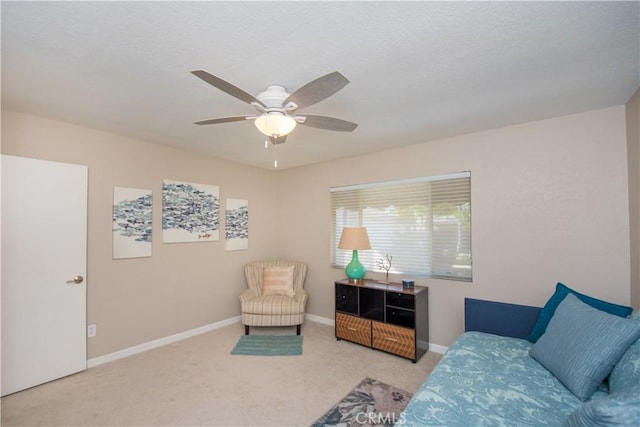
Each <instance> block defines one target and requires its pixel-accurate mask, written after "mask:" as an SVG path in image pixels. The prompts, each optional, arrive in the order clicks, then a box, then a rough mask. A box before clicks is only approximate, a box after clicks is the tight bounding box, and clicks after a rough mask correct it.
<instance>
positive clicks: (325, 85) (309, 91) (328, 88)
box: [282, 71, 349, 108]
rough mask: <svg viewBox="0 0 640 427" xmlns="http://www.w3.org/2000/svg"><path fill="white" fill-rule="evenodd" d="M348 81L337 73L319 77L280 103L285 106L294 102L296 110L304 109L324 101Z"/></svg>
mask: <svg viewBox="0 0 640 427" xmlns="http://www.w3.org/2000/svg"><path fill="white" fill-rule="evenodd" d="M348 83H349V80H348V79H347V78H346V77H345V76H343V75H342V74H340V73H339V72H337V71H334V72H333V73H329V74H327V75H326V76H322V77H319V78H317V79H315V80H313V81H311V82H309V83H307V84H306V85H304V86H302V87H301V88H299V89H298V90H296V91H295V92H293V93H292V94H291V95H289V97H288V98H287V99H286V100H285V101H284V102H283V103H282V105H283V106H286V105H287V104H288V103H289V102H295V104H296V105H297V108H304V107H308V106H310V105H313V104H316V103H318V102H320V101H322V100H323V99H326V98H328V97H330V96H331V95H333V94H334V93H336V92H337V91H339V90H340V89H342V88H343V87H345V86H346V85H347V84H348Z"/></svg>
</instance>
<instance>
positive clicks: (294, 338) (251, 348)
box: [231, 335, 302, 356]
mask: <svg viewBox="0 0 640 427" xmlns="http://www.w3.org/2000/svg"><path fill="white" fill-rule="evenodd" d="M231 354H239V355H245V356H300V355H301V354H302V335H241V336H240V339H239V340H238V343H237V344H236V346H235V347H234V348H233V350H231Z"/></svg>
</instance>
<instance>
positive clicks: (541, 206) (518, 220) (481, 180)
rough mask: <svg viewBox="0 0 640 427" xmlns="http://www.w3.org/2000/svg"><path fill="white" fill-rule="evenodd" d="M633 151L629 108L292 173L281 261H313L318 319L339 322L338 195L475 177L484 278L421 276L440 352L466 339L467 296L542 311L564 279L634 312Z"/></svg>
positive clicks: (283, 182) (477, 263) (281, 195)
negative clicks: (332, 202) (334, 211)
mask: <svg viewBox="0 0 640 427" xmlns="http://www.w3.org/2000/svg"><path fill="white" fill-rule="evenodd" d="M626 150H627V147H626V137H625V107H624V106H620V107H615V108H609V109H605V110H599V111H592V112H588V113H583V114H577V115H571V116H566V117H559V118H555V119H551V120H545V121H539V122H531V123H527V124H523V125H518V126H511V127H506V128H502V129H495V130H490V131H486V132H480V133H474V134H469V135H463V136H459V137H455V138H449V139H444V140H439V141H433V142H428V143H423V144H418V145H413V146H409V147H405V148H399V149H394V150H388V151H384V152H378V153H373V154H370V155H365V156H360V157H354V158H350V159H343V160H337V161H332V162H327V163H322V164H316V165H313V166H308V167H303V168H297V169H292V170H285V171H281V172H280V173H279V174H278V206H279V215H278V252H279V254H280V256H282V257H293V258H297V259H301V260H303V261H306V262H308V263H309V275H308V279H307V289H308V290H309V292H310V295H311V296H310V299H309V307H308V311H309V312H310V313H313V314H315V315H319V316H324V317H328V318H333V315H334V311H333V288H332V287H333V280H335V279H337V278H341V277H343V276H344V272H343V271H341V270H336V269H332V268H330V266H329V265H330V260H329V235H330V212H329V188H330V187H332V186H337V185H347V184H356V183H363V182H375V181H382V180H393V179H400V178H409V177H418V176H429V175H438V174H444V173H450V172H458V171H465V170H469V171H471V174H472V175H471V189H472V224H473V230H472V239H473V243H472V244H473V266H474V270H473V277H474V280H473V283H463V282H455V281H445V280H425V279H420V278H416V283H417V284H423V285H427V286H429V298H430V302H429V307H430V312H429V321H430V334H431V336H430V341H431V342H433V343H435V344H439V345H443V346H449V345H450V344H451V343H452V342H453V340H454V339H455V337H456V336H457V335H458V334H459V333H460V332H461V331H462V330H463V298H464V297H465V296H470V297H479V298H486V299H492V300H498V301H507V302H513V303H520V304H529V305H537V306H540V305H542V304H544V302H545V301H546V299H547V298H548V297H549V296H550V295H551V293H552V292H553V289H554V286H555V284H556V282H558V281H561V282H564V283H565V284H567V285H568V286H571V287H574V288H576V289H578V290H580V291H582V292H585V293H587V294H590V295H594V296H596V297H600V298H605V299H607V300H611V301H615V302H618V303H622V304H629V302H630V299H629V294H630V286H629V271H630V263H629V210H628V202H627V198H628V191H627V157H626ZM391 255H393V254H391ZM368 275H369V276H370V277H376V276H377V277H382V275H381V274H380V273H378V272H376V273H375V274H369V273H368Z"/></svg>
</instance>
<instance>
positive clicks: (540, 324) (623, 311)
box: [527, 283, 633, 343]
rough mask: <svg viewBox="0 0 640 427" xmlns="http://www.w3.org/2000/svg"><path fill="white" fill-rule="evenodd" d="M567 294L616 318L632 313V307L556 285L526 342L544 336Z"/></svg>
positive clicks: (534, 340) (560, 284)
mask: <svg viewBox="0 0 640 427" xmlns="http://www.w3.org/2000/svg"><path fill="white" fill-rule="evenodd" d="M569 294H573V295H575V296H577V297H578V299H580V301H582V302H583V303H585V304H589V305H590V306H591V307H594V308H597V309H598V310H602V311H606V312H607V313H609V314H615V315H616V316H620V317H627V316H628V315H629V314H631V312H632V311H633V308H632V307H627V306H624V305H618V304H613V303H610V302H607V301H603V300H600V299H596V298H593V297H590V296H588V295H584V294H581V293H580V292H576V291H574V290H573V289H571V288H569V287H568V286H565V285H563V284H562V283H558V284H557V285H556V291H555V292H554V293H553V295H552V296H551V298H549V301H547V303H546V304H545V305H544V307H543V308H542V310H541V311H540V314H539V315H538V320H537V321H536V324H535V325H534V326H533V330H532V331H531V333H530V334H529V336H528V337H527V340H528V341H530V342H533V343H534V342H536V341H538V339H539V338H540V337H541V336H542V334H544V331H545V330H546V329H547V325H548V324H549V320H551V318H552V317H553V313H555V311H556V308H558V305H559V304H560V303H561V302H562V300H563V299H564V297H566V296H567V295H569Z"/></svg>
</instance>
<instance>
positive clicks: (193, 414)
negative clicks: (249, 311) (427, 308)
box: [2, 321, 441, 427]
mask: <svg viewBox="0 0 640 427" xmlns="http://www.w3.org/2000/svg"><path fill="white" fill-rule="evenodd" d="M243 331H244V328H243V326H242V325H241V324H239V323H238V324H234V325H230V326H227V327H224V328H221V329H218V330H215V331H211V332H208V333H205V334H202V335H199V336H196V337H193V338H189V339H186V340H183V341H180V342H177V343H173V344H170V345H167V346H164V347H161V348H157V349H154V350H150V351H147V352H144V353H140V354H137V355H134V356H131V357H128V358H126V359H121V360H117V361H115V362H111V363H106V364H104V365H100V366H97V367H94V368H91V369H88V370H87V371H85V372H82V373H79V374H75V375H71V376H69V377H66V378H62V379H60V380H57V381H53V382H50V383H47V384H44V385H41V386H38V387H34V388H31V389H29V390H25V391H22V392H19V393H15V394H12V395H9V396H6V397H4V398H2V426H4V427H8V426H309V425H311V424H312V423H313V422H314V421H315V420H317V419H318V418H319V417H320V416H322V415H323V414H324V413H325V412H326V411H327V410H329V409H330V408H331V407H332V406H333V405H335V404H336V402H338V401H340V399H342V398H343V397H344V396H345V395H346V394H347V393H349V391H351V389H352V388H353V387H354V385H356V384H358V383H359V382H360V381H362V379H363V378H366V377H371V378H376V379H377V380H379V381H382V382H385V383H387V384H390V385H393V386H395V387H398V388H400V389H403V390H406V391H408V392H411V393H414V392H415V391H416V390H417V388H418V386H419V385H420V384H421V383H422V382H423V381H424V380H425V379H426V377H427V376H428V374H429V373H430V372H431V370H432V369H433V367H434V366H435V364H436V363H437V362H438V361H439V360H440V357H441V355H439V354H437V353H433V352H428V353H427V354H425V355H424V356H422V358H421V359H420V360H419V361H418V363H415V364H414V363H411V361H409V360H407V359H403V358H400V357H397V356H393V355H390V354H386V353H383V352H380V351H376V350H372V349H369V348H366V347H362V346H359V345H357V344H353V343H349V342H346V341H337V340H336V339H335V336H334V329H333V327H331V326H326V325H323V324H320V323H316V322H312V321H306V322H305V323H304V325H303V326H302V335H303V336H304V342H303V346H304V350H303V354H302V356H293V357H292V356H281V357H280V356H271V357H261V356H233V355H231V354H230V351H231V349H232V348H233V347H234V345H235V343H236V342H237V341H238V337H239V336H240V335H242V334H243V333H244V332H243ZM251 333H252V334H265V335H268V334H295V328H251Z"/></svg>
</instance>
